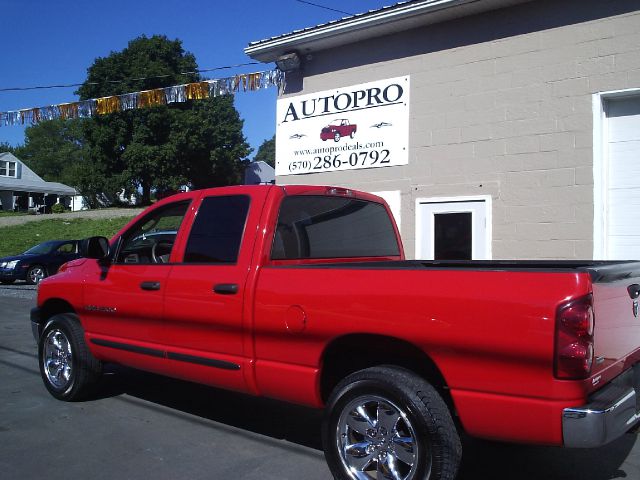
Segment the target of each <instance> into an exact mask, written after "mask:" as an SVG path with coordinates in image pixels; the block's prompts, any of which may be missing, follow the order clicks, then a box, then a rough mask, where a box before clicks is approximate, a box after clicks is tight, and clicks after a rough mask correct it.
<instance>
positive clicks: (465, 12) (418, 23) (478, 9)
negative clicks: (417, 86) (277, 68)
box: [244, 0, 531, 63]
mask: <svg viewBox="0 0 640 480" xmlns="http://www.w3.org/2000/svg"><path fill="white" fill-rule="evenodd" d="M529 1H531V0H410V1H406V2H400V3H396V4H394V5H390V6H388V7H383V8H380V9H378V10H371V11H369V12H365V13H360V14H357V15H352V16H348V17H344V18H341V19H339V20H334V21H331V22H328V23H323V24H320V25H316V26H314V27H308V28H303V29H300V30H294V31H293V32H290V33H284V34H282V35H278V36H275V37H271V38H267V39H264V40H259V41H256V42H251V43H250V44H249V45H248V46H247V47H246V48H245V49H244V52H245V53H246V54H247V55H248V56H249V57H251V58H253V59H255V60H259V61H261V62H265V63H266V62H274V61H275V60H276V59H277V58H278V57H279V56H280V55H283V54H284V53H289V52H292V51H296V52H298V53H300V54H310V53H312V52H314V51H319V50H326V49H329V48H335V47H338V46H341V45H345V44H348V43H355V42H360V41H363V40H367V39H370V38H375V37H381V36H384V35H389V34H391V33H397V32H401V31H404V30H410V29H413V28H417V27H422V26H425V25H430V24H434V23H440V22H444V21H447V20H452V19H454V18H459V17H464V16H469V15H474V14H478V13H482V12H485V11H488V10H495V9H498V8H503V7H507V6H510V5H515V4H518V3H525V2H529Z"/></svg>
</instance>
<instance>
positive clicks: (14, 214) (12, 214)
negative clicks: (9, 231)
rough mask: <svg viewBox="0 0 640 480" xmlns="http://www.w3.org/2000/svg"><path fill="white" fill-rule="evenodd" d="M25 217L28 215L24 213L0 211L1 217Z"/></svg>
mask: <svg viewBox="0 0 640 480" xmlns="http://www.w3.org/2000/svg"><path fill="white" fill-rule="evenodd" d="M23 215H27V214H26V213H24V212H5V211H3V210H0V217H20V216H23Z"/></svg>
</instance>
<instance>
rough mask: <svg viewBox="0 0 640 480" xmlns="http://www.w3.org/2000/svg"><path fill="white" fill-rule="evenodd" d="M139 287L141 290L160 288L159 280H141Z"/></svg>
mask: <svg viewBox="0 0 640 480" xmlns="http://www.w3.org/2000/svg"><path fill="white" fill-rule="evenodd" d="M140 288H141V289H142V290H160V282H142V283H141V284H140Z"/></svg>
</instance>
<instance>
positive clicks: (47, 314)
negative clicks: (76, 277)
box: [39, 298, 76, 327]
mask: <svg viewBox="0 0 640 480" xmlns="http://www.w3.org/2000/svg"><path fill="white" fill-rule="evenodd" d="M60 313H76V310H75V309H74V308H73V306H72V305H71V304H70V303H69V302H67V301H66V300H64V299H62V298H49V299H47V300H46V301H45V302H44V304H43V305H42V307H40V322H39V323H40V327H43V326H44V325H45V324H46V323H47V322H48V321H49V319H50V318H51V317H53V316H54V315H58V314H60Z"/></svg>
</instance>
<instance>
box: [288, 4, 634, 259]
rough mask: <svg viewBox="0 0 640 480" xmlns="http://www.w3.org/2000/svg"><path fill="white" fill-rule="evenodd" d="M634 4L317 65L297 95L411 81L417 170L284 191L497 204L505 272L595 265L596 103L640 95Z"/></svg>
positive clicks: (405, 227)
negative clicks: (568, 262) (526, 263)
mask: <svg viewBox="0 0 640 480" xmlns="http://www.w3.org/2000/svg"><path fill="white" fill-rule="evenodd" d="M639 10H640V9H639V7H638V5H637V2H631V1H624V0H623V1H618V2H602V1H599V0H581V1H576V0H565V1H563V2H558V1H555V0H554V1H547V0H539V1H532V2H529V3H526V4H522V5H519V6H515V7H511V8H507V9H502V10H496V11H493V12H488V13H485V14H481V15H477V16H473V17H466V18H462V19H458V20H454V21H450V22H447V23H442V24H437V25H431V26H427V27H424V28H420V29H416V30H412V31H408V32H403V33H398V34H395V35H390V36H387V37H384V38H379V39H376V40H372V41H366V42H362V43H358V44H353V45H349V46H344V47H341V48H340V52H339V55H338V54H337V52H314V54H313V57H312V59H311V60H310V61H308V62H307V64H306V65H305V67H304V72H303V77H302V78H301V83H300V84H299V85H300V86H301V87H302V88H298V90H297V91H293V90H295V85H296V82H292V85H293V87H292V88H291V90H290V91H289V92H288V94H290V95H298V94H306V93H311V92H315V91H321V90H327V89H330V88H337V87H342V86H348V85H355V84H359V83H365V82H369V81H373V80H379V79H384V78H390V77H396V76H401V75H410V76H411V105H410V122H409V124H410V134H409V147H410V153H409V165H405V166H400V167H389V168H378V169H368V170H354V171H342V172H327V173H321V174H308V175H302V176H300V175H297V176H281V177H278V178H277V183H279V184H287V183H312V184H337V185H343V186H348V187H352V188H358V189H363V190H367V191H388V190H400V192H401V196H402V197H401V198H402V231H401V233H402V237H403V241H404V244H405V249H406V251H407V254H408V256H409V257H411V256H413V253H414V251H415V238H416V232H415V201H416V199H417V198H423V197H438V196H446V197H452V196H471V195H491V197H492V204H493V211H492V218H493V226H492V227H493V241H492V251H493V258H495V259H510V258H514V259H524V258H539V259H540V258H549V259H555V258H567V259H572V258H592V256H593V209H594V205H593V198H594V196H593V111H592V96H593V94H594V93H598V92H604V91H613V90H623V89H631V88H639V89H640V11H639Z"/></svg>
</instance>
